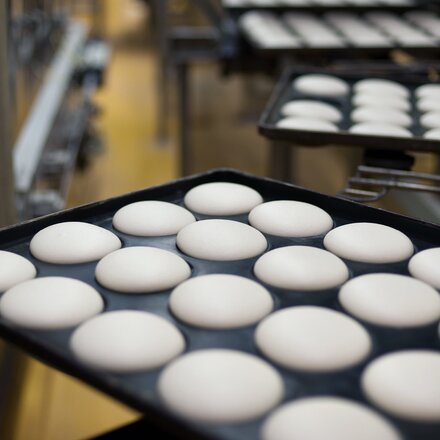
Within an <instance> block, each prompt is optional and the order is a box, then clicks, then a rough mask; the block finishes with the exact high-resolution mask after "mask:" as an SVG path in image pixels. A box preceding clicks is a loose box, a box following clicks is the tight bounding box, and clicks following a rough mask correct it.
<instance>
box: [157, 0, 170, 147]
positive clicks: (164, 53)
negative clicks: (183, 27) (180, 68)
mask: <svg viewBox="0 0 440 440" xmlns="http://www.w3.org/2000/svg"><path fill="white" fill-rule="evenodd" d="M153 6H154V12H155V22H156V23H155V26H156V32H155V37H156V38H157V44H158V46H157V48H158V56H159V62H158V68H157V84H158V86H157V90H158V92H159V93H158V96H157V102H158V121H157V140H158V143H159V145H161V144H162V145H163V144H166V142H167V140H168V136H169V133H168V113H169V62H170V47H169V42H168V37H169V35H168V32H169V22H168V0H154V5H153Z"/></svg>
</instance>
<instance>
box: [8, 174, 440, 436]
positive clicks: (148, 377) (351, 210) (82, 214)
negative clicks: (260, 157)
mask: <svg viewBox="0 0 440 440" xmlns="http://www.w3.org/2000/svg"><path fill="white" fill-rule="evenodd" d="M218 181H227V182H234V183H239V184H243V185H247V186H249V187H252V188H254V189H255V190H257V191H258V192H260V194H261V195H262V197H263V199H264V200H265V201H269V200H274V199H291V200H298V201H303V202H309V203H312V204H314V205H317V206H319V207H321V208H322V209H324V210H326V211H327V212H328V213H329V214H330V215H331V216H332V218H333V221H334V225H335V226H340V225H342V224H345V223H350V222H358V221H366V222H378V223H382V224H385V225H388V226H391V227H395V228H398V229H399V230H400V231H402V232H403V233H405V234H407V236H408V237H409V238H410V239H411V240H412V242H413V244H414V246H415V249H416V250H417V251H421V250H424V249H427V248H431V247H436V246H440V228H439V227H438V226H435V225H432V224H428V223H424V222H421V221H418V220H414V219H411V218H407V217H403V216H400V215H396V214H393V213H389V212H386V211H383V210H379V209H374V208H370V207H367V206H364V205H360V204H357V203H354V202H350V201H347V200H343V199H340V198H336V197H331V196H328V195H323V194H319V193H316V192H312V191H308V190H306V189H303V188H300V187H297V186H293V185H290V184H287V183H281V182H277V181H274V180H271V179H266V178H260V177H256V176H252V175H249V174H245V173H242V172H239V171H234V170H229V169H220V170H214V171H210V172H207V173H203V174H199V175H195V176H190V177H187V178H183V179H180V180H176V181H174V182H171V183H168V184H165V185H160V186H156V187H152V188H148V189H144V190H141V191H137V192H133V193H129V194H125V195H122V196H119V197H115V198H111V199H108V200H105V201H100V202H96V203H92V204H89V205H85V206H80V207H77V208H74V209H70V210H66V211H63V212H59V213H56V214H52V215H49V216H46V217H42V218H39V219H35V220H32V221H29V222H26V223H23V224H20V225H17V226H12V227H9V228H6V229H3V230H1V231H0V249H3V250H6V251H11V252H15V253H16V254H19V255H22V256H24V257H25V258H27V259H29V260H30V261H31V262H32V263H33V264H34V265H35V266H36V267H37V271H38V276H54V275H58V276H67V277H72V278H76V279H80V280H82V281H84V282H86V283H88V284H90V285H92V286H93V287H94V288H95V289H96V290H98V292H99V293H100V294H101V295H102V296H103V298H104V302H105V311H109V310H118V309H136V310H147V311H149V312H152V313H155V314H158V315H160V316H162V317H164V318H165V319H167V320H169V321H171V322H173V323H174V324H175V325H176V326H177V327H178V328H179V330H180V331H181V332H182V333H183V335H184V336H185V339H186V342H187V349H186V351H187V352H188V351H193V350H199V349H204V348H213V347H216V348H230V349H235V350H242V351H244V352H248V353H252V354H254V355H256V356H261V354H260V353H259V351H258V350H257V348H256V347H255V344H254V336H253V335H254V330H255V325H253V326H249V327H245V328H240V329H236V330H224V331H214V330H205V329H199V328H195V327H192V326H190V325H186V324H184V323H182V322H180V321H179V320H177V319H176V318H175V317H174V316H173V315H172V314H171V313H170V311H169V309H168V298H169V295H170V291H171V289H169V290H166V291H161V292H153V293H149V294H145V295H143V294H137V295H126V294H122V293H118V292H115V291H111V290H108V289H105V288H103V287H102V286H101V285H99V284H98V283H97V282H96V280H95V277H94V269H95V266H96V262H91V263H85V264H73V265H55V264H48V263H44V262H42V261H39V260H37V259H35V258H34V257H33V256H32V255H31V254H30V251H29V243H30V240H31V239H32V237H33V235H34V234H35V233H37V232H38V231H40V230H41V229H43V228H45V227H47V226H49V225H52V224H55V223H59V222H64V221H85V222H89V223H93V224H96V225H99V226H101V227H104V228H106V229H108V230H110V231H112V232H114V233H115V234H116V235H118V236H119V238H120V239H121V241H122V242H123V246H124V247H127V246H135V245H143V246H149V245H150V246H154V247H159V248H165V249H167V250H169V251H171V252H174V253H176V254H178V255H180V256H181V257H182V258H184V259H185V260H186V261H187V262H188V263H189V264H190V265H191V267H192V276H197V275H199V274H202V273H219V272H220V273H233V274H239V275H241V276H244V277H247V278H250V279H253V280H256V277H255V275H254V273H253V266H254V264H255V261H256V260H257V257H255V258H250V259H247V260H240V261H226V262H213V261H206V260H200V259H197V258H192V257H189V256H187V255H185V254H182V253H181V252H180V250H179V249H178V248H177V246H176V237H175V236H167V237H135V236H130V235H126V234H123V233H120V232H119V231H116V230H114V229H113V226H112V218H113V215H114V214H115V212H116V211H117V210H118V209H120V208H121V207H123V206H125V205H127V204H129V203H133V202H137V201H141V200H163V201H167V202H172V203H176V204H178V205H183V197H184V195H185V194H186V192H187V191H188V190H190V189H191V188H193V187H195V186H197V185H200V184H203V183H208V182H218ZM196 218H197V219H198V220H201V219H204V218H207V216H202V215H198V214H196ZM208 218H209V217H208ZM223 218H225V217H223ZM226 218H228V219H231V220H236V221H241V222H245V223H247V214H243V215H237V216H229V217H226ZM266 239H267V240H268V250H270V249H273V248H277V247H280V246H286V245H295V244H302V245H309V246H315V247H318V248H322V247H323V236H322V235H321V236H315V237H309V238H283V237H274V236H270V235H266ZM346 264H347V266H348V268H349V271H350V274H351V276H358V275H361V274H364V273H370V272H391V273H402V274H407V273H408V270H407V261H403V262H399V263H391V264H385V265H384V264H382V265H380V264H379V265H377V264H376V265H375V264H365V263H356V262H350V261H346ZM267 289H268V290H269V291H270V293H271V295H272V296H273V298H274V300H275V304H276V305H277V306H276V308H277V309H279V308H283V307H288V306H293V305H298V304H307V303H308V304H310V301H312V303H313V304H315V305H319V304H320V305H322V306H324V307H329V308H332V309H336V310H340V309H339V308H338V307H339V306H338V305H337V303H336V300H335V297H336V296H337V293H338V288H335V289H331V290H330V291H323V292H322V293H323V294H322V295H321V294H318V295H310V293H308V292H301V291H296V292H291V291H288V290H283V289H278V288H273V287H270V286H267ZM73 330H74V329H71V328H70V329H66V330H54V331H42V330H39V331H37V330H29V329H23V328H19V327H16V326H14V325H12V324H11V323H9V322H7V321H6V320H5V319H3V318H2V317H0V335H1V336H2V337H3V338H4V339H6V340H8V341H10V342H12V343H14V344H16V345H18V346H19V347H21V348H23V349H24V350H25V351H27V352H28V353H30V354H32V355H34V356H35V357H37V358H38V359H40V360H41V361H43V362H45V363H47V364H48V365H51V366H53V367H55V368H57V369H59V370H61V371H63V372H65V373H67V374H70V375H72V376H75V377H77V378H79V379H81V380H83V381H84V382H86V383H88V384H90V385H92V386H94V387H96V388H98V389H100V390H101V391H103V392H105V393H107V394H108V395H110V396H113V397H114V398H116V399H118V400H120V401H121V402H124V403H126V404H127V405H129V406H131V407H133V408H135V409H137V410H138V411H141V412H142V413H143V414H144V417H145V421H146V423H152V424H154V425H156V426H157V425H158V426H159V428H160V429H161V430H163V431H164V434H163V435H164V437H163V438H168V437H167V434H166V432H171V433H172V434H174V435H177V436H178V437H181V438H190V439H225V440H226V439H227V440H250V439H258V438H260V430H261V426H262V423H263V421H264V418H263V417H261V418H259V419H257V420H254V421H251V422H246V423H241V424H240V423H239V424H232V425H221V424H219V425H212V424H202V423H197V422H190V421H187V420H184V419H182V418H180V417H177V416H175V415H173V414H172V413H171V412H170V411H168V410H167V409H166V408H165V407H164V405H163V404H162V403H161V400H160V398H159V396H158V393H157V390H156V384H157V379H158V376H159V374H160V372H161V369H156V370H153V371H146V372H140V373H136V374H112V373H108V372H103V371H98V370H95V369H92V368H90V367H88V366H86V365H84V364H82V363H80V362H79V361H78V360H77V359H75V357H74V356H73V355H72V353H71V352H70V350H69V338H70V336H71V334H72V332H73ZM121 330H122V329H121ZM395 332H396V336H395V337H394V339H393V341H394V342H393V343H395V344H397V345H399V344H400V341H401V335H402V333H401V331H400V330H398V331H397V330H396V331H395ZM435 333H436V331H435ZM434 336H435V335H434ZM387 344H389V341H388V342H387ZM373 345H374V348H373V350H372V352H371V354H370V356H369V357H368V359H367V360H366V362H367V361H368V362H369V361H371V359H373V358H374V357H376V356H377V355H378V354H380V353H383V352H387V351H389V347H388V346H387V345H383V343H382V339H381V338H380V337H377V335H376V336H375V337H374V338H373ZM416 345H417V347H424V348H428V349H432V350H438V349H439V346H440V341H438V340H437V337H436V336H435V338H434V340H432V339H431V338H429V339H428V340H426V339H425V337H424V336H420V335H419V339H417V342H416ZM386 347H388V348H386ZM393 348H396V347H394V346H393ZM398 348H401V347H400V346H399V347H398ZM364 364H365V362H364V363H363V364H361V365H358V366H356V367H353V368H349V369H348V370H344V371H342V372H340V373H336V374H329V375H316V374H312V373H310V374H305V375H304V374H300V373H297V372H294V371H289V370H286V369H284V368H279V367H277V369H278V371H279V373H280V374H281V376H282V379H283V382H284V384H285V398H284V400H285V401H290V400H293V399H295V398H298V397H304V396H307V395H316V394H331V395H336V396H343V397H347V398H351V399H354V400H356V401H361V402H364V403H365V404H366V405H369V404H368V403H367V402H366V401H365V398H364V397H363V395H362V392H361V390H360V384H359V376H360V374H361V372H362V369H363V366H364ZM90 417H93V414H90ZM392 420H393V422H394V423H395V424H396V426H397V427H398V428H399V429H400V430H401V431H402V432H403V435H404V438H405V439H407V440H409V439H419V438H423V439H424V440H428V439H429V440H434V439H438V438H439V434H440V426H439V425H434V426H431V425H425V424H423V425H422V426H420V425H414V424H411V423H406V422H405V423H404V422H402V421H398V420H397V421H396V420H394V419H392ZM421 433H423V437H421V436H420V435H421Z"/></svg>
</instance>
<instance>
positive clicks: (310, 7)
mask: <svg viewBox="0 0 440 440" xmlns="http://www.w3.org/2000/svg"><path fill="white" fill-rule="evenodd" d="M233 3H235V4H233ZM298 3H299V2H298ZM302 3H303V4H298V5H293V4H292V5H288V4H287V2H284V1H283V0H273V4H271V5H269V4H266V5H265V4H262V3H261V4H257V2H256V3H255V4H252V0H236V1H235V2H233V1H228V0H223V1H222V4H223V8H224V9H225V10H226V11H228V12H229V13H232V14H242V13H244V12H247V11H250V10H255V9H258V10H265V11H275V12H287V11H301V12H313V11H322V10H326V11H332V10H336V11H338V10H344V11H369V10H372V9H381V10H382V11H408V10H410V9H414V8H419V7H421V6H425V5H427V4H430V5H433V4H434V5H435V2H425V1H418V0H407V1H405V0H403V1H402V2H401V4H397V2H396V4H391V3H392V2H386V0H375V2H374V4H373V2H371V3H372V4H369V5H367V4H363V5H361V4H356V1H355V0H340V1H338V2H337V1H336V0H335V2H334V3H335V4H324V2H322V3H321V4H320V2H319V0H304V1H303V2H302Z"/></svg>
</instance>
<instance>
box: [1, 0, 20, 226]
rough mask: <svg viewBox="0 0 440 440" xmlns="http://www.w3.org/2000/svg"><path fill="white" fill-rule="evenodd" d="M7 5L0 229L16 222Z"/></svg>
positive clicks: (4, 7)
mask: <svg viewBox="0 0 440 440" xmlns="http://www.w3.org/2000/svg"><path fill="white" fill-rule="evenodd" d="M7 3H8V2H6V1H0V227H2V226H7V225H10V224H13V223H15V222H16V220H17V212H16V208H15V190H14V177H13V167H12V142H11V135H12V133H11V126H12V121H11V119H12V118H11V111H10V95H9V74H8V33H9V24H8V8H7Z"/></svg>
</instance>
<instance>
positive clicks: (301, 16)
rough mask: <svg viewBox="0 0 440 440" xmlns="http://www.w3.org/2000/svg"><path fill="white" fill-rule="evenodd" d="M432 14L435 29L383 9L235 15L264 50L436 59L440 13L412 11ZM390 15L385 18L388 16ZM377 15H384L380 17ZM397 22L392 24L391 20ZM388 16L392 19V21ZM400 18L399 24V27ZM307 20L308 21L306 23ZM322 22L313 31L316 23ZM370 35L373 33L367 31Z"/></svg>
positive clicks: (244, 32)
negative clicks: (398, 53)
mask: <svg viewBox="0 0 440 440" xmlns="http://www.w3.org/2000/svg"><path fill="white" fill-rule="evenodd" d="M417 13H418V14H423V13H428V14H430V15H431V18H432V17H434V18H435V20H436V22H437V24H439V26H435V27H434V29H433V27H432V25H431V26H430V29H428V28H426V27H422V26H421V25H420V22H417V21H414V20H412V19H409V18H408V17H409V16H408V15H404V14H402V13H397V12H396V13H389V12H386V11H383V10H377V9H375V10H372V11H369V12H359V13H352V12H348V11H345V10H344V11H340V12H334V11H331V10H322V11H320V12H317V13H315V12H296V11H295V12H288V13H277V12H268V11H255V10H254V11H250V12H247V13H245V14H242V15H240V16H239V17H237V18H236V20H235V22H236V26H237V28H238V31H239V33H240V34H241V36H242V37H243V39H244V40H245V41H246V42H247V43H248V44H249V45H250V47H251V48H252V49H253V50H254V51H255V52H256V53H258V54H259V55H267V56H274V55H275V56H298V57H302V58H303V59H304V58H307V57H310V58H317V57H332V58H336V57H340V58H346V57H362V56H367V57H371V56H380V57H388V56H389V55H390V53H391V52H392V51H395V50H402V51H405V52H406V53H408V54H411V55H413V56H415V57H417V58H423V57H428V58H429V57H430V58H433V57H434V58H435V57H437V56H438V54H440V30H439V29H440V16H439V15H438V14H437V13H436V12H432V11H429V12H428V11H425V10H416V11H411V12H408V14H417ZM384 15H385V16H387V17H386V18H385V22H384V20H383V19H384V17H383V16H384ZM377 16H382V17H380V18H379V19H377ZM390 19H391V20H392V21H394V23H392V24H389V20H390ZM387 20H388V22H387ZM396 22H397V23H398V26H399V27H400V29H398V30H397V29H396V28H394V30H392V25H393V26H396ZM307 23H308V24H307ZM316 26H319V29H318V28H316V29H314V30H313V32H310V29H311V28H312V27H316ZM367 34H368V35H367Z"/></svg>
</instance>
